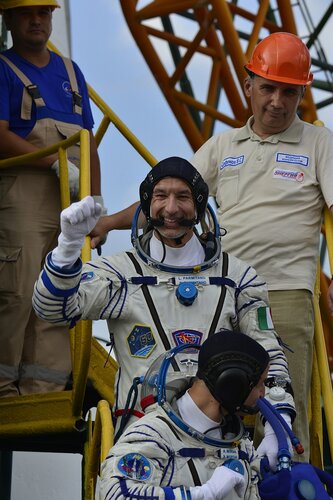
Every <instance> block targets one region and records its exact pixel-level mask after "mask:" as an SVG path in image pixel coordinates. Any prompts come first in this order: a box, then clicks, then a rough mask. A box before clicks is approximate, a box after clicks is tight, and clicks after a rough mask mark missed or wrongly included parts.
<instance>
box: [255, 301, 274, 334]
mask: <svg viewBox="0 0 333 500" xmlns="http://www.w3.org/2000/svg"><path fill="white" fill-rule="evenodd" d="M257 311H258V323H259V328H260V330H273V329H274V325H273V320H272V314H271V310H270V308H269V307H259V308H258V309H257Z"/></svg>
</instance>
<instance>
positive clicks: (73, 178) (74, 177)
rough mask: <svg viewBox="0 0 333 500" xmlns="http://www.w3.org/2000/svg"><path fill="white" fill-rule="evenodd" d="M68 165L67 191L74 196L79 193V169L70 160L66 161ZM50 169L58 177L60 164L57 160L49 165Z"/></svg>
mask: <svg viewBox="0 0 333 500" xmlns="http://www.w3.org/2000/svg"><path fill="white" fill-rule="evenodd" d="M67 165H68V183H69V192H70V194H71V196H72V197H73V198H76V197H77V196H78V194H79V187H80V181H79V180H80V171H79V169H78V168H77V166H76V165H74V163H72V162H71V161H69V160H68V161H67ZM51 168H52V170H54V171H55V173H56V174H57V176H58V177H60V166H59V160H56V161H55V162H54V163H53V164H52V165H51Z"/></svg>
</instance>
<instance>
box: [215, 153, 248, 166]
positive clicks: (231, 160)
mask: <svg viewBox="0 0 333 500" xmlns="http://www.w3.org/2000/svg"><path fill="white" fill-rule="evenodd" d="M242 163H244V155H241V156H228V157H227V158H224V160H223V161H222V163H221V165H220V170H223V169H224V168H228V167H238V166H239V165H242Z"/></svg>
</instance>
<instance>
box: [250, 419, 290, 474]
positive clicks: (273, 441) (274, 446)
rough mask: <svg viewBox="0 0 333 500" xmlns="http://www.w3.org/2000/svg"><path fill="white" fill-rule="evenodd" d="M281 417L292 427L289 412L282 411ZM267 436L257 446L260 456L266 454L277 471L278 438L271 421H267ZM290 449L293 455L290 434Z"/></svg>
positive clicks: (272, 467) (271, 465) (270, 464)
mask: <svg viewBox="0 0 333 500" xmlns="http://www.w3.org/2000/svg"><path fill="white" fill-rule="evenodd" d="M281 417H283V418H284V420H285V421H286V422H287V424H288V425H289V427H290V428H291V417H290V415H289V414H288V413H281ZM264 429H265V436H264V438H263V440H262V441H261V443H260V445H259V446H258V448H257V454H258V456H259V457H264V456H265V455H266V456H267V458H268V461H269V466H270V468H271V469H272V470H273V471H274V472H275V471H276V468H277V463H278V459H277V454H278V440H277V437H276V435H275V432H274V430H273V427H272V426H271V424H270V423H269V422H266V423H265V427H264ZM286 437H287V441H288V446H289V451H290V453H291V455H293V447H292V444H291V442H290V438H289V436H287V435H286Z"/></svg>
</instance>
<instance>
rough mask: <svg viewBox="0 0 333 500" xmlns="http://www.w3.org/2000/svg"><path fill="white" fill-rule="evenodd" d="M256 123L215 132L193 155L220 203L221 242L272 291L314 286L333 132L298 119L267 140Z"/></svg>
mask: <svg viewBox="0 0 333 500" xmlns="http://www.w3.org/2000/svg"><path fill="white" fill-rule="evenodd" d="M251 122H252V117H251V118H250V119H249V120H248V122H247V124H246V125H245V126H244V127H242V128H239V129H233V130H228V131H226V132H223V133H221V134H219V135H216V136H213V137H212V138H211V139H210V140H209V141H207V142H206V143H205V144H204V145H203V146H202V147H201V148H200V149H199V150H198V151H197V152H196V154H195V155H194V157H193V158H192V163H193V165H194V166H195V167H196V168H197V169H198V170H199V172H200V173H201V175H202V176H203V178H204V179H205V181H206V182H207V183H208V185H209V190H210V194H211V195H212V196H215V197H216V201H217V203H218V205H219V208H218V210H217V216H218V219H219V222H220V225H221V226H222V227H223V228H225V229H226V231H227V234H226V235H225V236H224V237H223V238H222V247H223V249H224V250H226V251H228V252H230V253H231V254H234V255H236V256H237V257H239V258H241V259H243V260H245V261H247V262H248V263H249V264H251V265H252V266H253V267H255V269H256V270H257V272H258V273H259V274H261V276H262V277H263V278H265V280H266V281H267V284H268V288H269V289H270V290H285V289H308V290H311V291H313V287H314V281H315V275H316V266H317V256H318V249H319V235H320V226H321V217H322V210H323V206H324V204H325V202H326V204H327V205H328V206H329V207H330V206H331V205H333V133H332V132H331V131H330V130H328V129H327V128H325V127H316V126H314V125H311V124H309V123H306V122H303V121H301V120H300V119H299V118H298V117H296V118H295V120H294V122H293V123H292V125H291V126H290V127H289V128H288V129H287V130H285V131H284V132H281V133H279V134H274V135H272V136H271V137H268V138H266V139H261V138H260V137H259V136H257V135H256V134H255V133H254V132H253V131H252V129H251V126H250V124H251Z"/></svg>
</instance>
